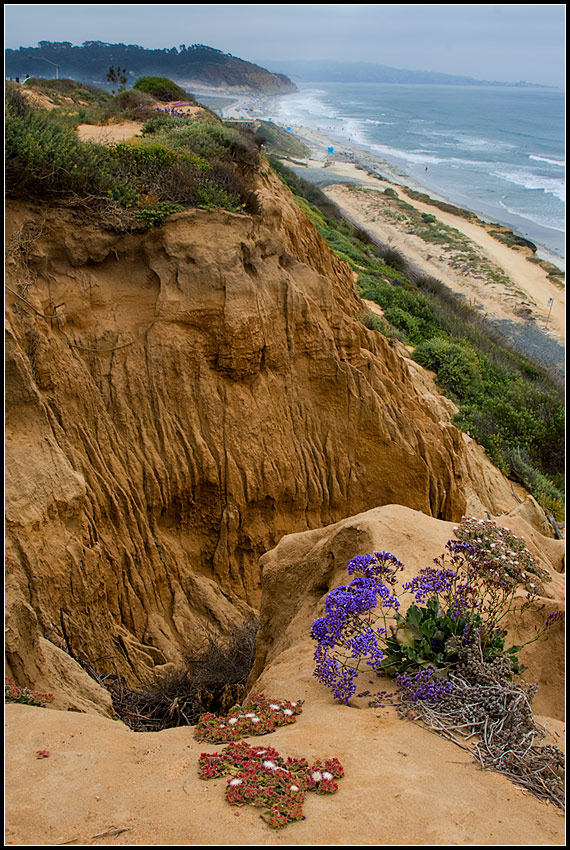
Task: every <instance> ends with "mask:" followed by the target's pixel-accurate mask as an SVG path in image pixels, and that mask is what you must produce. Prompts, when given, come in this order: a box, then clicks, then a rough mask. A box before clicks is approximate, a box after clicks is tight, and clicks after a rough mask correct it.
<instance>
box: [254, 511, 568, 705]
mask: <svg viewBox="0 0 570 850" xmlns="http://www.w3.org/2000/svg"><path fill="white" fill-rule="evenodd" d="M497 523H498V524H499V525H500V526H501V527H503V528H508V529H509V530H511V531H512V532H513V533H514V534H517V535H518V536H519V537H523V538H524V540H525V543H526V546H527V548H528V549H529V551H530V553H531V554H532V556H533V558H535V560H536V562H537V563H539V564H540V566H541V568H543V569H544V570H546V572H547V573H548V574H549V576H550V578H551V581H550V582H548V583H545V584H544V596H543V597H541V598H538V599H537V600H536V602H535V603H533V605H532V606H531V607H530V608H528V610H526V611H525V612H524V615H523V616H522V617H521V618H520V619H519V620H518V621H517V622H516V623H515V622H514V620H511V622H510V623H509V624H507V628H508V629H509V631H510V638H511V644H514V643H516V644H523V643H525V642H526V641H527V640H530V639H532V638H533V637H534V636H535V634H536V633H535V630H534V627H535V625H540V624H541V623H542V622H543V621H544V618H545V616H546V614H548V613H550V612H556V611H564V607H565V601H564V599H565V581H564V579H565V577H564V575H563V570H564V541H563V540H553V539H551V538H549V537H544V536H543V535H541V534H540V532H538V531H536V529H534V528H533V527H532V526H531V525H529V524H528V523H527V522H526V521H525V520H524V519H522V518H520V517H512V516H502V517H498V518H497ZM454 529H455V526H454V524H453V523H452V522H445V521H442V520H437V519H435V518H433V517H430V516H426V515H425V514H422V513H419V512H418V511H413V510H410V509H409V508H406V507H403V506H402V505H385V506H383V507H381V508H375V509H373V510H370V511H366V512H364V513H361V514H359V515H357V516H354V517H348V518H347V519H344V520H341V521H340V522H338V523H334V524H333V525H330V526H328V527H327V528H319V529H315V530H313V531H306V532H302V533H299V534H290V535H287V536H286V537H284V538H282V539H281V540H280V542H279V544H278V545H277V546H276V547H275V548H274V549H272V550H271V551H269V552H266V553H265V555H263V557H262V558H261V563H260V566H261V576H262V600H261V615H260V629H259V633H258V640H257V654H256V659H255V663H254V666H253V669H252V671H251V674H250V678H249V682H248V687H249V689H250V691H251V692H253V693H258V692H263V691H264V690H267V689H269V690H270V691H271V692H274V693H278V692H280V689H281V690H282V692H286V690H287V688H291V687H292V685H293V681H292V678H291V681H289V682H287V681H286V678H283V681H280V680H279V676H280V675H283V677H285V671H287V675H288V676H290V677H291V672H292V669H296V670H297V676H298V677H299V681H303V682H304V681H306V680H307V677H309V676H311V675H312V671H313V668H314V662H313V654H314V651H315V646H316V645H315V643H314V641H313V640H311V637H310V632H311V626H312V623H313V621H314V620H315V619H316V618H317V617H322V616H324V600H325V597H326V595H327V593H328V592H329V591H330V590H332V589H333V588H334V587H337V586H338V585H340V584H347V583H348V582H349V581H350V577H349V576H348V574H347V572H346V568H347V566H348V563H349V561H350V560H351V558H353V557H354V556H355V555H365V554H367V553H372V552H381V551H388V552H391V553H392V554H393V555H395V556H396V557H397V558H398V559H399V560H400V561H401V562H402V563H403V564H404V570H403V571H402V572H400V573H399V574H398V576H399V580H398V588H397V590H399V589H400V588H399V585H400V583H401V584H403V583H405V582H407V581H410V580H411V579H412V578H413V577H414V576H415V575H417V574H418V571H419V570H420V569H422V567H427V566H430V565H432V563H433V559H434V558H436V557H438V556H439V555H441V554H442V553H443V552H444V550H445V544H446V542H447V541H448V540H450V539H452V538H453V537H454V536H455V535H454ZM410 601H412V597H411V596H410V595H408V600H407V603H406V595H404V596H403V597H402V604H403V609H405V608H406V607H407V604H409V602H410ZM564 653H565V647H564V626H563V624H562V623H561V622H558V623H557V624H556V626H555V627H553V628H552V629H551V630H550V631H549V632H548V639H547V640H542V642H541V641H538V642H535V643H533V644H529V646H528V647H526V648H525V649H523V650H522V652H521V661H522V662H523V664H524V665H525V666H526V667H527V671H526V672H525V679H526V680H527V681H528V682H536V683H537V684H538V685H539V691H538V693H537V695H536V697H535V700H534V707H535V709H536V711H537V712H538V713H539V714H541V715H546V716H548V717H552V718H556V719H559V720H561V719H563V718H564V705H565V676H564ZM280 671H282V673H280ZM368 678H370V677H367V676H366V675H365V674H364V675H363V677H362V679H363V681H365V682H367V680H368ZM320 687H321V688H322V690H323V691H326V688H325V686H324V685H322V686H320ZM366 687H368V685H366ZM378 689H379V690H380V689H381V687H378ZM372 690H373V689H372ZM299 696H303V694H300V695H299ZM357 702H358V701H357Z"/></svg>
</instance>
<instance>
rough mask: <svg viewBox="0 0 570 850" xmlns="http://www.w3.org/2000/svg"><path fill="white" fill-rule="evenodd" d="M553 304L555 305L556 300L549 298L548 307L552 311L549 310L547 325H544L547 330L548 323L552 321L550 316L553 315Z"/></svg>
mask: <svg viewBox="0 0 570 850" xmlns="http://www.w3.org/2000/svg"><path fill="white" fill-rule="evenodd" d="M553 304H554V298H549V299H548V301H547V302H546V306H547V307H549V308H550V309H549V310H548V317H547V319H546V323H545V325H544V327H545V328H546V326H547V325H548V322H549V321H550V314H551V313H552V305H553Z"/></svg>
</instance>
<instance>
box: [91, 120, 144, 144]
mask: <svg viewBox="0 0 570 850" xmlns="http://www.w3.org/2000/svg"><path fill="white" fill-rule="evenodd" d="M141 126H142V125H141V123H140V122H139V121H127V122H125V123H123V124H106V125H105V126H104V127H99V126H97V125H96V124H80V125H79V127H78V128H77V135H78V136H79V138H80V139H81V141H82V142H86V141H89V142H100V143H101V144H107V145H109V144H112V143H113V142H126V141H128V140H129V139H134V138H136V136H140V132H141Z"/></svg>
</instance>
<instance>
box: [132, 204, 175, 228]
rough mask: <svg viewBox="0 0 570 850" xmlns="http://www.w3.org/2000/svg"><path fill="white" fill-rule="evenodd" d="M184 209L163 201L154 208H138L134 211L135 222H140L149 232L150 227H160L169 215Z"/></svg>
mask: <svg viewBox="0 0 570 850" xmlns="http://www.w3.org/2000/svg"><path fill="white" fill-rule="evenodd" d="M183 210H184V207H183V206H182V205H181V204H171V203H168V202H165V201H163V202H162V203H160V204H155V205H154V206H146V207H140V208H139V209H137V210H136V211H135V218H136V219H137V221H142V222H143V223H144V224H145V225H146V226H147V228H148V229H149V230H150V229H151V228H152V227H160V226H161V225H163V224H164V222H165V221H166V219H167V218H168V216H169V215H172V214H173V213H176V212H182V211H183Z"/></svg>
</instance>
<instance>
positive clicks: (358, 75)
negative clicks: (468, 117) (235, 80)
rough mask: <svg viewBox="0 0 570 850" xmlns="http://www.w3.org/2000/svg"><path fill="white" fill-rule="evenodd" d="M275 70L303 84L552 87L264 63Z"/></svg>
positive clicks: (356, 65)
mask: <svg viewBox="0 0 570 850" xmlns="http://www.w3.org/2000/svg"><path fill="white" fill-rule="evenodd" d="M267 64H268V65H269V67H271V68H272V69H273V70H274V71H279V72H280V73H283V74H287V75H288V76H290V77H292V78H293V79H297V80H299V81H302V82H323V83H324V82H327V83H413V84H417V83H426V84H427V83H431V84H432V85H438V84H439V85H448V86H517V87H525V88H552V86H537V85H535V84H534V83H525V82H522V81H521V82H519V83H505V82H499V81H489V80H477V79H475V78H474V77H462V76H456V75H454V74H441V73H439V72H437V71H406V70H403V69H400V68H390V67H389V66H388V65H377V64H376V63H374V62H334V61H330V62H329V61H321V60H318V59H294V60H282V61H281V60H277V61H273V60H271V61H269V60H268V62H267Z"/></svg>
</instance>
